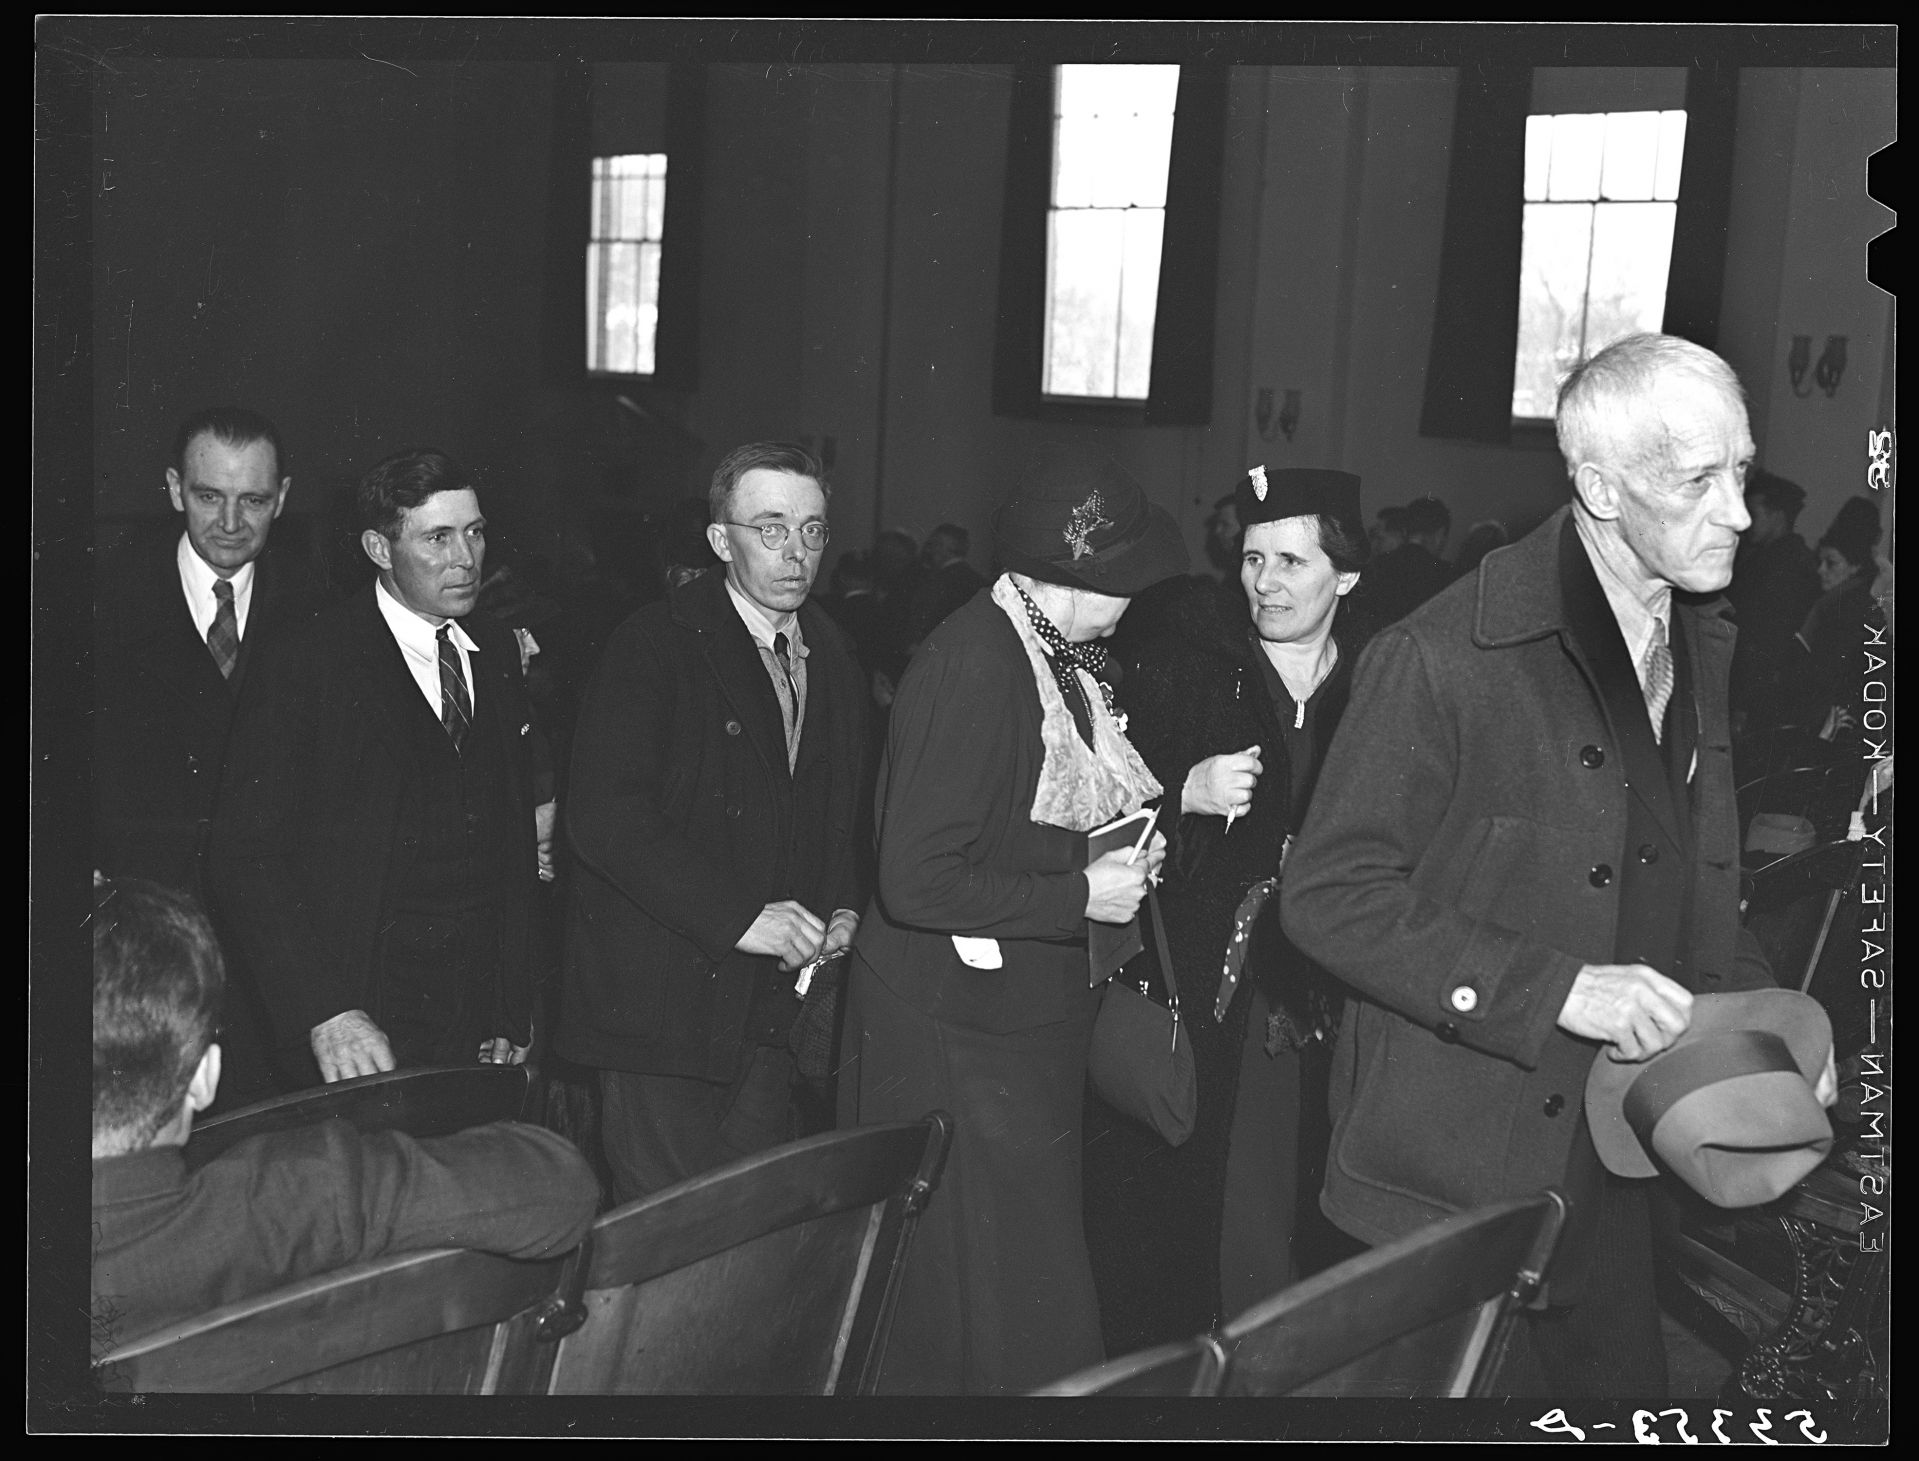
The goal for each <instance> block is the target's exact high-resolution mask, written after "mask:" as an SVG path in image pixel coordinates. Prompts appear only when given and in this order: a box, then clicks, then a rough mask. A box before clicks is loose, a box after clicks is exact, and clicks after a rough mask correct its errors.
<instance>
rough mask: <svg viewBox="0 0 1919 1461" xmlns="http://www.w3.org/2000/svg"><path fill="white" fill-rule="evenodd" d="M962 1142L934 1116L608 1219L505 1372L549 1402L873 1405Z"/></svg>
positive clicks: (760, 1166)
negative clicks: (898, 1305) (920, 1227)
mask: <svg viewBox="0 0 1919 1461" xmlns="http://www.w3.org/2000/svg"><path fill="white" fill-rule="evenodd" d="M951 1136H952V1119H951V1118H950V1117H949V1116H947V1115H946V1114H945V1113H944V1112H940V1111H936V1112H933V1113H932V1114H931V1115H929V1116H927V1117H925V1118H924V1119H923V1120H920V1121H911V1122H894V1123H889V1124H887V1125H881V1126H865V1127H860V1128H857V1129H855V1130H852V1131H839V1132H831V1133H828V1134H827V1135H824V1136H815V1137H809V1138H807V1139H806V1140H803V1141H797V1142H792V1143H790V1144H788V1145H786V1146H782V1147H776V1148H774V1149H773V1150H772V1151H768V1152H761V1153H759V1154H757V1155H755V1156H751V1157H746V1158H744V1159H742V1160H740V1161H737V1162H734V1163H732V1164H730V1165H728V1166H725V1167H721V1168H718V1169H717V1170H715V1171H712V1172H708V1173H705V1174H703V1175H701V1176H698V1177H694V1178H691V1179H689V1180H688V1181H685V1182H682V1183H679V1184H677V1185H676V1186H673V1187H669V1188H667V1189H666V1190H665V1191H663V1192H656V1193H654V1194H653V1195H652V1196H651V1197H647V1198H642V1199H641V1200H640V1201H638V1202H633V1203H628V1204H627V1205H626V1206H625V1207H622V1208H618V1209H616V1210H615V1211H613V1212H610V1213H607V1214H606V1215H605V1216H603V1217H602V1218H601V1219H600V1220H599V1222H597V1223H596V1224H595V1225H594V1227H593V1229H592V1231H591V1232H590V1233H589V1235H588V1237H587V1241H586V1242H585V1243H584V1244H582V1245H581V1250H580V1256H579V1257H578V1259H577V1260H569V1262H570V1263H572V1265H573V1267H572V1269H571V1270H570V1272H569V1275H568V1277H567V1278H566V1279H565V1280H563V1281H562V1286H561V1287H562V1294H561V1298H560V1309H561V1312H560V1313H558V1314H556V1313H555V1312H553V1311H552V1310H551V1309H549V1311H548V1312H547V1313H546V1314H544V1315H534V1314H528V1315H522V1316H521V1317H519V1318H518V1319H515V1320H514V1321H513V1322H512V1323H510V1324H509V1325H507V1326H506V1330H507V1340H506V1350H505V1365H506V1368H507V1369H508V1370H509V1371H511V1372H512V1373H514V1374H536V1373H537V1374H539V1375H541V1376H542V1380H543V1382H542V1383H538V1384H536V1387H535V1388H536V1389H538V1390H541V1391H544V1392H545V1393H548V1394H553V1395H577V1394H614V1395H673V1394H679V1395H834V1394H870V1393H872V1391H873V1389H874V1386H875V1384H876V1382H877V1380H878V1377H879V1368H880V1363H881V1360H882V1359H883V1357H884V1355H885V1350H886V1335H887V1330H888V1328H889V1326H890V1324H891V1321H892V1313H893V1304H894V1302H895V1299H896V1297H897V1293H898V1285H899V1274H900V1268H901V1264H902V1262H903V1260H904V1258H905V1256H906V1250H907V1246H908V1244H909V1242H910V1241H911V1238H912V1231H913V1226H914V1223H915V1222H916V1220H917V1217H918V1214H919V1211H920V1209H921V1208H922V1207H923V1206H924V1205H925V1203H926V1201H927V1200H928V1198H929V1196H931V1195H932V1193H933V1189H934V1187H935V1186H936V1185H937V1183H938V1181H939V1174H940V1169H941V1168H942V1167H943V1166H944V1165H945V1161H946V1148H947V1143H948V1142H949V1141H950V1139H951ZM935 1200H937V1199H935ZM568 1290H570V1293H569V1292H567V1291H568ZM569 1315H570V1318H569V1317H568V1316H569ZM570 1323H576V1324H577V1325H578V1327H577V1329H575V1330H574V1331H573V1332H571V1333H565V1334H564V1337H561V1338H559V1339H558V1340H557V1341H554V1340H552V1339H550V1338H542V1337H541V1335H540V1332H539V1331H540V1330H541V1329H542V1328H544V1329H545V1331H546V1333H547V1334H548V1335H551V1334H553V1333H554V1332H555V1331H556V1330H557V1331H564V1330H565V1329H566V1328H567V1327H568V1325H569V1324H570Z"/></svg>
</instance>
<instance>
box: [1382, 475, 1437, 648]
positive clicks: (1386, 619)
mask: <svg viewBox="0 0 1919 1461" xmlns="http://www.w3.org/2000/svg"><path fill="white" fill-rule="evenodd" d="M1379 518H1380V525H1381V530H1382V534H1386V533H1390V531H1391V527H1390V526H1389V525H1388V520H1387V516H1386V513H1384V512H1382V513H1380V515H1379ZM1397 526H1398V528H1399V530H1400V531H1401V532H1403V533H1404V534H1405V537H1404V539H1403V540H1402V541H1401V542H1400V543H1399V544H1398V545H1397V546H1394V547H1391V548H1388V549H1387V550H1386V551H1385V552H1383V553H1381V554H1380V555H1379V556H1378V557H1376V558H1374V559H1373V562H1372V566H1371V567H1370V568H1368V569H1367V570H1366V583H1367V587H1366V589H1365V592H1366V595H1367V598H1368V601H1369V610H1370V612H1371V615H1372V617H1373V618H1374V620H1375V621H1376V622H1378V623H1381V624H1391V623H1395V622H1396V621H1398V620H1400V619H1403V618H1405V617H1406V616H1407V615H1408V614H1410V613H1412V611H1413V610H1414V609H1417V608H1418V607H1419V606H1420V605H1421V604H1423V603H1425V602H1426V600H1428V599H1430V598H1431V597H1432V596H1433V595H1434V594H1436V593H1438V592H1439V591H1440V590H1441V589H1442V588H1444V587H1445V586H1446V585H1447V584H1448V583H1450V582H1452V572H1451V570H1449V569H1448V568H1447V567H1446V557H1445V554H1446V539H1447V538H1448V537H1450V536H1451V535H1452V530H1453V515H1452V512H1451V511H1450V510H1449V509H1448V508H1447V506H1446V504H1445V503H1443V502H1441V501H1440V500H1439V499H1438V498H1437V497H1416V498H1414V499H1413V500H1412V501H1411V502H1409V503H1407V504H1406V505H1405V506H1404V507H1402V508H1400V509H1399V513H1398V518H1397Z"/></svg>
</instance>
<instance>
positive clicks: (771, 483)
mask: <svg viewBox="0 0 1919 1461" xmlns="http://www.w3.org/2000/svg"><path fill="white" fill-rule="evenodd" d="M731 515H732V516H733V517H735V518H737V519H738V520H739V521H741V522H755V521H758V520H760V519H767V520H771V519H775V518H790V519H792V520H793V521H794V522H811V521H813V520H814V519H816V518H824V517H825V516H826V493H825V492H823V491H822V490H821V489H820V484H819V483H818V482H816V481H814V480H813V479H812V478H811V477H802V476H800V475H799V474H798V473H797V472H776V471H773V470H772V469H771V468H768V467H755V468H754V469H753V470H752V471H750V472H748V473H747V474H746V475H745V476H744V477H742V478H740V481H739V485H738V486H736V487H735V488H734V489H733V502H732V514H731Z"/></svg>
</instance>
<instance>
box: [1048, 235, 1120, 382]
mask: <svg viewBox="0 0 1919 1461" xmlns="http://www.w3.org/2000/svg"><path fill="white" fill-rule="evenodd" d="M1121 220H1122V215H1121V214H1120V213H1119V212H1117V211H1110V210H1105V209H1100V210H1092V209H1085V210H1075V211H1062V212H1055V213H1054V214H1053V216H1052V219H1051V227H1050V228H1049V230H1048V232H1049V239H1048V248H1047V264H1046V299H1047V309H1046V371H1045V379H1044V381H1043V382H1042V383H1041V389H1042V390H1043V391H1045V393H1046V394H1048V395H1062V396H1107V397H1110V396H1112V394H1113V390H1114V385H1115V377H1116V373H1117V361H1116V357H1117V355H1118V339H1119V298H1120V265H1121V259H1122V256H1123V249H1124V239H1123V224H1122V221H1121Z"/></svg>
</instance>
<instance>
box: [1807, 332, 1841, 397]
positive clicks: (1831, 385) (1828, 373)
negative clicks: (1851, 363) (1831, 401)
mask: <svg viewBox="0 0 1919 1461" xmlns="http://www.w3.org/2000/svg"><path fill="white" fill-rule="evenodd" d="M1845 373H1846V337H1845V336H1844V335H1828V336H1826V349H1825V352H1824V353H1823V354H1822V355H1820V357H1819V363H1818V364H1817V365H1815V366H1814V367H1813V368H1812V378H1813V379H1814V380H1816V381H1818V382H1819V389H1820V390H1822V391H1824V392H1825V393H1826V395H1827V396H1829V397H1830V396H1836V395H1838V394H1839V377H1840V376H1842V375H1844V374H1845Z"/></svg>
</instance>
